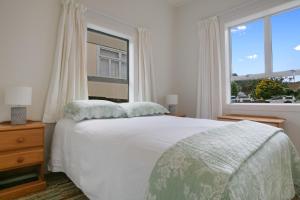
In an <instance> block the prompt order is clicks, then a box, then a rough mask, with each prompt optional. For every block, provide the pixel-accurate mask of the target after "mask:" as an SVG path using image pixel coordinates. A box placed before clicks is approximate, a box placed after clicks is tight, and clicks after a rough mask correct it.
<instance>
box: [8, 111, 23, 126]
mask: <svg viewBox="0 0 300 200" xmlns="http://www.w3.org/2000/svg"><path fill="white" fill-rule="evenodd" d="M10 114H11V124H14V125H17V124H26V122H27V120H26V107H11V113H10Z"/></svg>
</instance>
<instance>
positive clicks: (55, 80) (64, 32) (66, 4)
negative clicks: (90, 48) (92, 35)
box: [43, 0, 88, 123]
mask: <svg viewBox="0 0 300 200" xmlns="http://www.w3.org/2000/svg"><path fill="white" fill-rule="evenodd" d="M85 11H86V8H84V6H83V5H82V4H81V3H79V2H78V1H75V0H63V1H62V9H61V16H60V21H59V27H58V35H57V44H56V53H55V58H54V65H53V69H52V75H51V80H50V85H49V89H48V95H47V99H46V105H45V112H44V116H43V121H44V122H45V123H54V122H56V121H57V120H58V119H59V118H61V117H62V115H63V107H64V106H65V104H66V103H68V102H71V101H73V100H80V99H88V89H87V69H86V35H87V27H86V21H85Z"/></svg>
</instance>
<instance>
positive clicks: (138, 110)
mask: <svg viewBox="0 0 300 200" xmlns="http://www.w3.org/2000/svg"><path fill="white" fill-rule="evenodd" d="M120 105H121V106H122V107H123V108H124V110H125V111H126V114H127V116H128V117H139V116H148V115H163V114H166V113H169V111H168V110H167V109H166V108H165V107H163V106H161V105H159V104H157V103H153V102H133V103H121V104H120Z"/></svg>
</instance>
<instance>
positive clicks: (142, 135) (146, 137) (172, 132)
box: [49, 116, 287, 200]
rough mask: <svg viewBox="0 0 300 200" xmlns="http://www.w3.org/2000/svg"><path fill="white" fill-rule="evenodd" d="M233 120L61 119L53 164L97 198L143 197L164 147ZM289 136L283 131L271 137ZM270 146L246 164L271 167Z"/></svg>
mask: <svg viewBox="0 0 300 200" xmlns="http://www.w3.org/2000/svg"><path fill="white" fill-rule="evenodd" d="M228 123H230V122H220V121H213V120H204V119H193V118H180V117H173V116H152V117H137V118H123V119H102V120H87V121H82V122H79V123H75V122H73V121H72V120H69V119H62V120H60V121H59V122H58V123H57V125H56V128H55V134H54V137H53V142H52V153H51V161H50V164H49V169H50V170H51V171H54V172H65V173H66V174H67V175H68V176H69V178H70V179H71V180H72V181H73V182H74V183H75V184H76V185H77V186H78V187H79V188H81V189H82V191H83V192H84V193H85V194H86V195H87V196H88V197H89V198H90V199H92V200H143V199H144V198H145V191H146V189H147V187H148V179H149V177H150V174H151V171H152V169H153V167H154V165H155V163H156V161H157V160H158V158H159V157H160V156H161V154H162V153H163V152H164V151H166V150H167V149H168V148H169V147H171V146H172V145H174V144H175V143H176V142H178V141H179V140H181V139H184V138H186V137H189V136H191V135H193V134H196V133H200V132H202V131H204V130H207V129H209V128H212V127H217V126H223V125H225V124H228ZM286 139H287V137H285V136H283V135H280V136H278V137H274V139H272V140H273V141H270V142H273V143H274V142H275V141H277V142H278V141H282V140H286ZM270 147H271V146H270ZM270 147H268V145H266V147H265V148H263V149H261V150H260V152H261V153H259V152H258V153H257V154H258V155H257V158H256V157H253V159H252V160H253V161H251V159H250V160H249V161H248V164H246V165H245V167H244V168H245V169H247V167H248V166H251V165H254V164H255V165H256V164H257V163H258V162H257V161H258V160H259V162H264V161H265V162H266V163H261V166H264V167H266V168H267V167H268V166H269V165H270V162H269V161H268V159H265V158H266V157H265V156H268V154H269V155H270V156H272V155H271V153H270V152H272V151H270ZM264 149H265V150H264ZM271 149H273V148H271ZM264 151H265V152H264ZM276 151H277V152H280V148H277V149H276ZM277 152H273V153H277ZM255 159H256V160H255ZM251 162H252V163H251ZM256 168H257V167H255V168H254V167H252V168H251V169H256ZM257 169H260V168H257ZM241 171H243V169H241ZM254 171H255V170H254ZM253 174H254V175H255V172H253ZM266 174H267V173H266ZM242 175H243V174H241V175H240V176H237V178H236V179H238V178H239V177H243V176H242ZM267 175H268V174H267ZM244 178H245V177H244ZM266 178H267V177H266ZM244 182H245V184H246V183H247V181H244Z"/></svg>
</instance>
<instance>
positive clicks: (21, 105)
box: [5, 87, 32, 124]
mask: <svg viewBox="0 0 300 200" xmlns="http://www.w3.org/2000/svg"><path fill="white" fill-rule="evenodd" d="M31 97H32V88H31V87H11V88H7V89H6V90H5V104H7V105H10V106H11V123H12V124H26V106H28V105H31Z"/></svg>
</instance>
